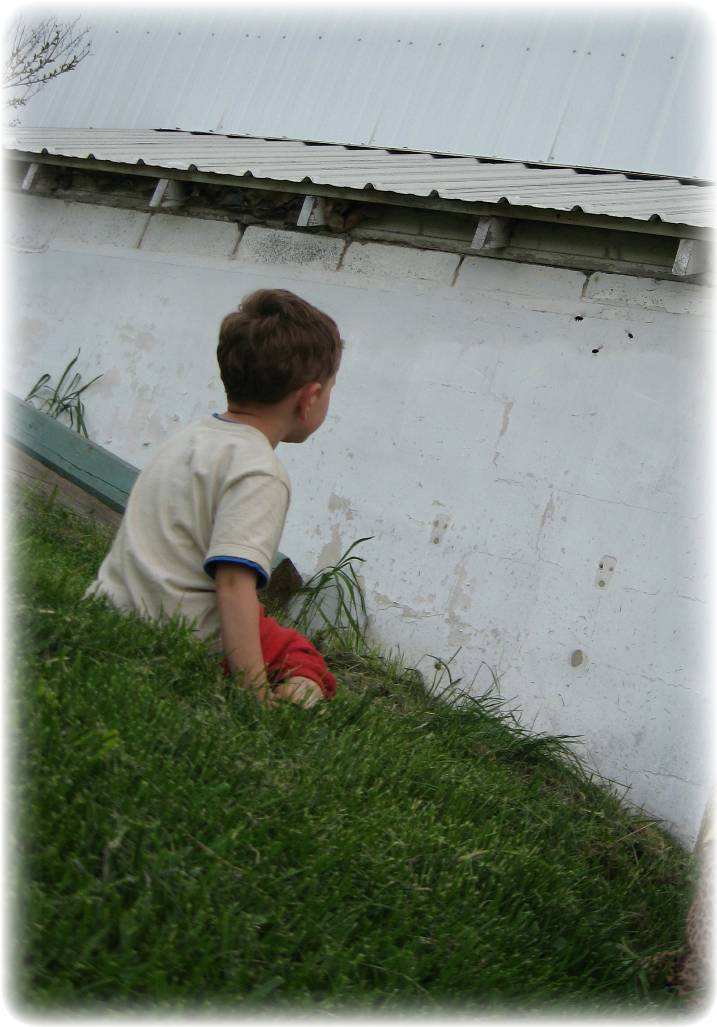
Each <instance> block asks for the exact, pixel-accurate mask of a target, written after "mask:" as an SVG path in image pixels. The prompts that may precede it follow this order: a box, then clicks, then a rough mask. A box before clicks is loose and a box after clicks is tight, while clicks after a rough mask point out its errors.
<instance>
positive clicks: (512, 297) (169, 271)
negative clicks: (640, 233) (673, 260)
mask: <svg viewBox="0 0 717 1027" xmlns="http://www.w3.org/2000/svg"><path fill="white" fill-rule="evenodd" d="M17 202H18V204H21V205H22V209H21V211H17V214H16V216H15V217H13V218H10V219H9V222H8V227H9V229H10V231H11V233H14V240H15V241H14V246H13V248H12V251H11V253H12V257H11V261H10V273H11V276H12V280H11V288H10V290H9V296H10V297H12V299H13V304H12V316H11V319H10V321H9V323H8V328H9V338H13V335H14V337H15V344H14V346H12V347H11V348H10V352H9V354H8V356H9V358H10V359H9V360H8V366H7V382H8V386H9V388H10V389H11V390H12V391H13V392H14V393H15V394H17V395H24V394H25V393H26V391H27V390H28V388H29V387H30V386H31V385H32V384H33V382H34V381H35V380H36V379H37V378H38V377H39V375H40V374H41V373H42V372H44V371H49V372H50V373H52V374H53V375H57V373H58V372H59V371H61V370H62V368H63V367H64V366H65V364H66V363H67V361H68V359H69V358H70V357H71V356H73V355H74V353H75V352H76V350H77V347H78V345H81V347H82V360H81V365H80V370H81V372H82V374H83V376H84V378H85V379H89V378H90V377H91V376H93V375H95V374H99V373H102V374H103V378H102V379H101V380H100V381H99V382H97V383H96V384H95V385H93V386H92V389H91V390H90V391H88V393H87V394H86V397H85V399H86V407H87V420H88V424H89V429H90V433H91V435H92V436H93V437H94V438H95V439H96V440H97V441H99V442H101V443H102V444H104V445H108V446H110V448H112V449H113V451H114V452H116V453H117V454H118V455H119V456H121V457H123V458H124V459H126V460H129V461H131V462H132V463H135V464H138V465H142V464H143V463H144V462H145V460H146V459H147V456H148V455H149V453H151V451H152V448H153V447H154V446H155V445H156V444H157V443H158V442H159V441H160V440H161V439H163V438H164V437H165V436H166V435H167V434H168V433H169V432H171V431H173V430H175V429H176V427H177V425H178V424H179V423H184V422H186V421H189V420H191V419H193V418H195V417H197V416H198V415H200V414H202V413H204V412H205V411H207V410H210V411H211V410H216V409H218V408H220V407H221V405H222V401H223V400H222V390H221V385H220V382H219V378H218V375H217V372H216V366H215V348H216V333H217V328H218V324H219V320H220V318H221V316H222V315H223V314H224V313H226V312H227V311H228V310H230V309H232V308H234V307H235V306H236V305H237V303H238V302H239V300H240V299H241V297H242V296H243V295H244V294H245V293H246V292H248V291H250V290H252V289H254V288H257V287H260V286H280V287H284V288H289V289H293V290H295V291H296V292H298V293H300V294H301V295H303V296H305V297H306V298H307V299H309V300H310V301H312V302H314V303H316V304H317V305H318V306H320V307H322V308H323V309H325V310H327V311H328V312H329V313H330V314H332V315H333V316H334V317H335V318H336V319H337V321H338V323H339V325H340V327H341V331H342V335H343V336H344V338H345V339H346V350H345V354H344V359H343V363H342V368H341V372H340V375H339V379H338V383H337V386H336V389H335V392H334V399H333V405H332V409H331V411H330V414H329V417H328V419H327V422H326V424H325V426H324V427H323V428H322V430H321V431H320V432H318V433H317V434H316V435H315V436H313V437H312V439H310V440H309V441H308V442H307V443H305V444H304V445H302V446H282V447H281V448H280V455H281V457H282V458H283V460H284V461H285V463H286V464H287V467H288V469H289V472H290V474H291V477H292V480H293V484H294V493H293V501H292V507H291V510H290V513H289V519H288V522H287V528H286V532H285V536H284V539H283V542H282V549H283V550H284V551H285V552H288V553H290V554H291V556H292V558H293V559H294V561H295V562H296V564H297V566H298V567H299V568H300V570H302V572H303V573H305V574H306V575H309V574H311V573H313V571H314V570H315V569H316V568H317V567H320V566H323V565H326V564H328V563H333V562H335V561H336V559H338V558H339V557H340V556H341V554H342V553H343V552H345V550H346V549H347V548H348V547H349V545H351V543H352V542H353V541H355V540H356V539H358V538H361V537H363V536H369V535H370V536H373V540H372V541H371V542H368V543H366V544H364V546H363V547H362V550H361V555H363V556H364V557H365V559H366V562H365V563H364V564H362V565H361V574H362V576H363V579H364V581H365V585H366V592H367V600H368V607H369V613H370V615H371V630H372V633H373V637H374V638H375V639H376V640H377V641H378V642H380V643H382V644H384V645H385V646H386V647H393V648H394V649H395V648H396V647H398V648H400V650H401V651H402V652H403V653H404V654H405V655H406V657H407V658H408V659H409V660H410V661H413V662H414V663H416V664H418V666H419V669H421V670H423V671H424V672H425V674H426V676H427V677H428V679H429V680H430V679H431V676H432V674H433V673H434V672H435V669H434V668H433V666H432V663H431V661H430V659H428V657H426V655H425V654H426V653H433V654H435V655H438V656H440V657H441V658H442V659H444V660H448V659H449V658H450V657H452V656H454V654H456V653H457V655H455V657H454V659H453V662H452V663H451V673H452V674H453V675H454V676H459V677H461V678H462V679H463V684H464V685H465V686H466V687H468V686H470V687H472V688H473V690H474V691H475V692H480V691H484V690H485V689H486V688H488V687H489V686H491V687H492V686H493V684H494V682H495V681H497V682H498V687H499V690H500V693H501V694H502V695H503V696H504V697H505V698H506V700H510V702H511V705H513V706H517V707H518V708H519V709H520V711H521V712H522V718H523V721H524V723H526V724H527V725H528V726H531V725H532V726H534V727H535V729H536V730H542V731H550V732H558V733H563V734H572V735H579V736H581V737H582V739H583V743H582V749H581V751H582V753H583V755H584V756H585V758H586V759H587V760H588V761H589V762H590V764H591V765H592V766H593V767H594V768H596V769H597V770H598V771H599V772H600V773H602V774H604V775H606V776H608V777H610V778H611V779H613V780H616V781H618V782H621V783H623V784H625V785H629V786H630V792H629V797H630V798H631V799H632V800H633V801H634V802H636V803H639V804H644V805H645V806H646V808H647V809H648V810H649V811H650V812H652V813H654V814H657V815H658V816H660V817H663V818H665V819H666V820H667V821H668V822H669V823H670V824H671V825H672V826H673V829H674V830H675V832H676V833H677V834H678V835H679V836H680V837H682V838H684V839H685V840H687V841H692V840H693V839H694V837H695V836H696V833H697V830H698V828H699V824H700V820H701V817H702V813H703V811H704V807H705V802H706V797H707V793H708V790H709V786H710V773H711V767H710V765H709V760H708V753H709V750H710V739H709V735H708V732H709V718H708V717H707V716H706V715H705V714H706V701H707V700H706V697H705V693H706V691H707V680H706V671H705V661H704V656H703V654H704V639H705V631H706V610H707V605H706V604H707V591H708V586H707V577H706V570H705V564H706V560H705V557H704V550H705V538H706V534H707V526H706V514H705V510H706V502H705V483H704V473H705V468H704V467H703V463H702V452H703V450H704V445H703V439H704V432H705V430H706V424H707V422H708V410H707V407H708V404H707V399H708V396H709V376H708V375H707V374H706V358H705V354H706V348H707V347H706V344H707V341H708V340H709V338H710V336H711V331H712V325H711V297H710V296H709V295H708V291H707V290H706V289H705V288H703V287H698V286H695V285H691V284H688V283H669V282H656V281H652V280H646V279H640V280H638V279H632V278H629V277H626V276H619V275H613V276H611V275H606V274H593V275H591V276H590V277H589V278H588V277H586V275H584V274H581V273H579V272H576V271H561V270H559V269H556V268H540V267H530V266H527V265H517V264H511V263H509V262H506V261H500V260H492V259H490V258H479V257H469V258H466V259H464V260H463V261H462V262H461V264H460V267H459V268H457V272H458V273H457V275H456V274H455V273H453V274H448V275H444V274H443V272H442V271H441V273H440V274H438V275H437V276H436V275H435V274H434V273H433V272H432V273H431V277H430V278H423V277H419V276H413V275H411V274H410V273H404V272H405V264H404V259H407V258H406V254H405V249H404V248H401V247H396V248H395V249H394V248H392V247H389V246H385V247H380V248H377V249H376V250H374V251H372V250H369V249H368V248H363V249H362V250H361V255H362V258H361V261H360V262H358V261H352V262H351V266H350V268H347V269H344V266H343V265H342V264H341V255H342V253H343V246H344V243H343V240H341V239H338V238H333V237H328V236H327V237H317V236H316V235H311V236H308V235H304V234H302V233H301V232H298V231H297V232H271V231H270V230H268V229H258V228H250V229H248V230H247V232H246V234H245V235H244V237H243V238H242V239H241V241H240V242H239V244H238V247H237V248H235V249H232V245H231V244H232V237H231V235H230V234H229V233H227V231H226V229H227V226H226V225H222V226H221V227H220V228H216V227H212V228H209V229H208V228H207V226H206V223H205V222H192V221H185V222H184V224H183V226H182V229H181V230H180V229H179V228H177V230H176V232H175V231H174V230H172V231H169V232H165V234H164V235H163V237H162V238H163V245H162V247H158V246H156V245H155V244H154V243H153V242H152V240H155V242H156V240H157V239H158V238H159V237H160V236H159V235H158V234H157V233H160V235H161V233H162V231H164V229H166V227H167V226H168V225H169V220H168V218H167V216H166V215H157V214H153V215H138V216H137V217H138V218H139V221H138V220H137V219H136V218H135V217H134V215H133V216H132V217H129V218H128V220H126V221H123V220H122V217H121V215H123V214H127V213H128V212H114V214H115V215H117V217H118V224H120V225H122V226H124V227H122V229H121V231H120V233H119V234H118V235H117V237H116V238H114V239H113V240H109V239H108V238H107V222H106V221H103V219H104V218H106V217H107V214H106V212H104V211H103V210H102V209H97V210H96V211H95V215H96V221H95V220H93V218H92V217H91V216H89V215H88V212H91V211H92V210H93V208H91V207H88V206H87V207H86V209H85V210H84V211H83V212H82V214H78V213H77V211H76V210H75V209H74V208H72V209H71V208H69V207H68V205H67V204H65V203H62V202H59V201H52V200H39V199H37V198H35V197H27V196H22V197H18V200H17ZM68 210H69V214H68ZM76 217H82V218H84V219H87V218H88V217H89V222H90V227H91V226H92V225H94V227H93V228H92V229H91V230H88V232H87V233H86V237H85V238H86V240H87V241H86V242H85V243H83V242H82V239H81V238H79V237H78V232H77V221H76ZM143 218H144V219H145V221H146V219H147V218H149V220H150V224H149V225H148V226H145V227H146V231H145V232H144V234H143V235H142V237H141V239H140V240H139V242H138V241H137V238H136V230H137V228H138V227H139V224H140V222H141V221H142V219H143ZM154 219H157V220H156V221H155V220H154ZM160 219H161V220H160ZM152 222H154V223H152ZM103 226H104V227H103ZM162 226H164V228H163V227H162ZM229 227H231V226H229ZM174 228H176V225H173V226H172V229H174ZM209 233H211V238H210V235H209ZM193 240H194V241H193ZM150 247H151V248H150ZM372 252H374V253H375V254H376V260H375V262H374V263H372V262H371V253H372ZM435 256H436V255H435V254H431V255H430V260H429V259H428V258H426V263H425V265H423V266H424V267H427V268H428V267H430V268H432V269H434V271H435V270H436V269H439V270H440V268H441V263H440V261H438V262H434V261H433V258H434V257H435ZM443 256H444V255H443ZM392 258H395V259H392ZM411 259H412V260H413V259H415V258H414V257H413V256H412V257H411ZM453 259H454V258H453V257H452V256H451V255H449V257H448V258H447V259H446V261H445V268H446V270H449V271H450V264H451V262H452V261H453ZM413 266H414V267H416V266H418V265H413ZM600 563H602V564H603V567H602V568H601V567H600V566H599V565H600ZM599 574H604V575H605V578H604V579H601V578H599V577H598V575H599ZM600 580H605V581H606V584H605V586H603V587H601V586H600V584H599V581H600ZM457 650H459V651H458V652H457Z"/></svg>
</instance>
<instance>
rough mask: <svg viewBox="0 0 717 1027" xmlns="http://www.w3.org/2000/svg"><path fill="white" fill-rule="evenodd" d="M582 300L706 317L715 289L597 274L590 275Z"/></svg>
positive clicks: (627, 276) (602, 273)
mask: <svg viewBox="0 0 717 1027" xmlns="http://www.w3.org/2000/svg"><path fill="white" fill-rule="evenodd" d="M584 298H585V299H587V300H595V301H596V302H599V303H606V304H609V305H611V306H626V307H628V306H629V307H643V308H645V309H648V310H666V311H667V312H668V313H670V314H698V315H702V316H705V317H707V316H709V315H710V313H711V310H712V304H713V302H714V290H713V289H709V288H707V287H706V286H704V285H692V284H689V283H687V282H667V281H660V280H658V279H656V278H633V277H632V276H631V275H611V274H607V273H605V272H601V271H596V272H595V273H594V274H592V275H591V276H590V279H589V281H588V283H587V286H586V288H585V295H584Z"/></svg>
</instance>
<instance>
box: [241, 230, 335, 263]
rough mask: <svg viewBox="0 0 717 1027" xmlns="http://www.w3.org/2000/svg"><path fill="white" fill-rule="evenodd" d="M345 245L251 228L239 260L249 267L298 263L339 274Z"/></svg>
mask: <svg viewBox="0 0 717 1027" xmlns="http://www.w3.org/2000/svg"><path fill="white" fill-rule="evenodd" d="M344 245H345V244H344V241H343V239H330V238H326V237H324V236H318V235H313V234H311V233H309V232H306V233H303V232H283V231H280V230H278V229H273V228H262V227H260V226H259V225H250V226H249V228H247V229H246V231H245V232H244V235H243V236H242V240H241V243H240V245H239V249H238V250H237V254H236V259H237V260H238V261H241V262H242V263H247V264H295V265H296V264H298V265H303V266H308V267H315V266H318V267H322V268H324V269H325V270H327V271H335V270H336V268H337V266H338V263H339V260H340V258H341V254H342V253H343V250H344Z"/></svg>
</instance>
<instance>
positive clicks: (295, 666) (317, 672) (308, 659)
mask: <svg viewBox="0 0 717 1027" xmlns="http://www.w3.org/2000/svg"><path fill="white" fill-rule="evenodd" d="M260 609H261V613H260V616H259V641H260V642H261V652H262V655H263V657H264V663H265V664H266V665H267V668H268V671H269V677H270V678H271V679H272V680H274V681H283V680H284V679H285V678H290V677H302V678H309V679H310V680H311V681H315V682H316V684H317V685H318V686H319V688H320V689H321V691H322V692H323V693H324V698H325V699H332V698H333V696H334V692H335V691H336V678H335V677H334V675H333V674H332V673H331V672H330V671H329V670H328V668H327V666H326V664H325V663H324V658H323V656H322V655H321V653H320V652H319V651H318V649H317V648H316V646H314V645H312V643H311V642H310V641H309V640H308V638H305V637H304V636H303V635H302V634H300V633H299V632H298V631H294V629H293V628H283V627H282V626H281V624H279V623H278V621H276V620H274V618H273V617H267V615H266V613H265V612H264V607H263V606H262V607H260ZM224 673H225V674H229V664H228V663H227V661H226V660H225V661H224Z"/></svg>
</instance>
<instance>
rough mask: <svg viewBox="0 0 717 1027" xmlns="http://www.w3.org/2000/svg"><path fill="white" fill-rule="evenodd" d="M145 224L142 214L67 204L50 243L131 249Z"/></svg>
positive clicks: (110, 208)
mask: <svg viewBox="0 0 717 1027" xmlns="http://www.w3.org/2000/svg"><path fill="white" fill-rule="evenodd" d="M146 224H147V215H146V214H144V213H142V212H141V211H137V210H122V209H121V208H117V207H101V206H99V205H97V204H94V203H69V204H68V205H67V207H66V209H65V212H64V214H63V217H62V220H61V221H60V223H59V224H58V226H57V231H56V232H55V235H54V240H53V241H54V242H58V243H86V244H87V245H88V246H90V245H92V246H117V247H120V248H121V249H134V248H135V247H136V246H137V243H138V242H139V240H140V239H141V237H142V232H143V231H144V228H145V225H146Z"/></svg>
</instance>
